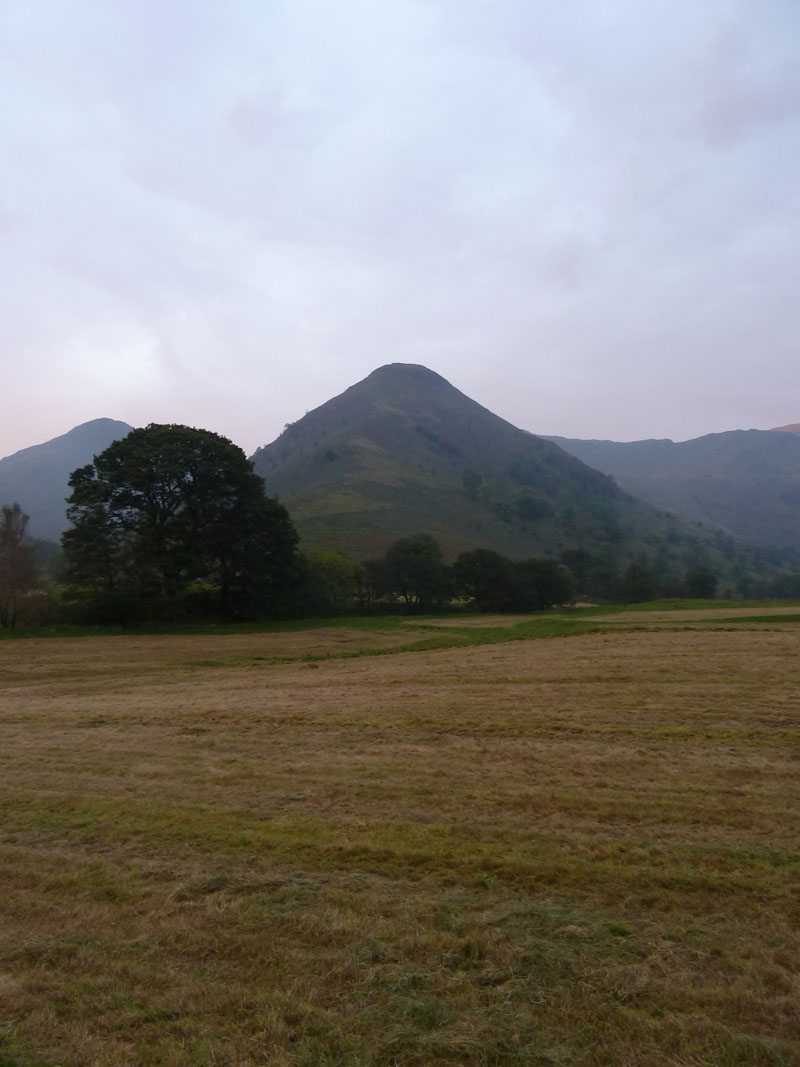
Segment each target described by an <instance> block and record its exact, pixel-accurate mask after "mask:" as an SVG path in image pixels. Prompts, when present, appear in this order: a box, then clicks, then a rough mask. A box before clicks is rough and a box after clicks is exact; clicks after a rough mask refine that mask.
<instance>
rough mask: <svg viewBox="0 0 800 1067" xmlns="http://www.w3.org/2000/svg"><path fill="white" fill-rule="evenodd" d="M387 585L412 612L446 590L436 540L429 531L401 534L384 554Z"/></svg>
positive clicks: (433, 601) (424, 608) (427, 606)
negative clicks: (408, 535)
mask: <svg viewBox="0 0 800 1067" xmlns="http://www.w3.org/2000/svg"><path fill="white" fill-rule="evenodd" d="M384 576H385V581H386V584H387V587H388V589H389V591H391V592H392V593H393V594H394V595H395V596H400V597H402V598H403V600H405V602H406V604H407V605H408V606H409V607H412V608H413V609H414V610H415V611H427V610H429V609H430V608H431V607H433V606H434V605H436V604H437V603H439V602H440V601H441V600H442V599H443V598H444V597H445V595H446V594H447V592H448V574H447V567H446V566H445V562H444V556H443V554H442V549H441V546H440V545H439V542H438V541H437V540H436V539H435V538H434V537H430V536H429V535H428V534H417V535H416V536H415V537H402V538H400V540H399V541H395V542H394V544H393V545H392V546H391V547H390V548H389V549H388V551H387V553H386V555H385V557H384Z"/></svg>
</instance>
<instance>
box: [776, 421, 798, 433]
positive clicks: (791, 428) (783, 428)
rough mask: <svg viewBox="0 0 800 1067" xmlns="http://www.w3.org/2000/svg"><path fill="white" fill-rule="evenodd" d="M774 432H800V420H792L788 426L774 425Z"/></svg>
mask: <svg viewBox="0 0 800 1067" xmlns="http://www.w3.org/2000/svg"><path fill="white" fill-rule="evenodd" d="M771 432H772V433H800V422H790V423H789V425H788V426H773V427H772V430H771Z"/></svg>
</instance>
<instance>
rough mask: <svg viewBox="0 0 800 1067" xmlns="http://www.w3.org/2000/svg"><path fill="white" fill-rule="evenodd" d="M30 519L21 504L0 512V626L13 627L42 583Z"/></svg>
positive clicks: (4, 507) (5, 506) (7, 505)
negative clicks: (23, 605)
mask: <svg viewBox="0 0 800 1067" xmlns="http://www.w3.org/2000/svg"><path fill="white" fill-rule="evenodd" d="M27 526H28V516H27V515H26V514H25V513H24V512H23V510H22V508H21V507H20V506H19V504H4V505H3V507H2V510H1V511H0V626H3V627H14V626H15V625H16V622H17V617H18V614H19V608H20V603H21V601H22V598H23V597H24V596H25V594H26V593H29V592H30V591H31V590H33V589H34V588H35V587H36V585H37V582H38V580H39V568H38V566H37V563H36V555H35V552H36V549H35V543H34V542H33V541H32V540H31V538H30V537H29V536H28V533H27Z"/></svg>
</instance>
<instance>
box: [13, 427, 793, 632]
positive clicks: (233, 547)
mask: <svg viewBox="0 0 800 1067" xmlns="http://www.w3.org/2000/svg"><path fill="white" fill-rule="evenodd" d="M70 488H71V496H70V498H69V501H68V512H67V513H68V517H69V519H70V521H71V524H72V525H71V527H70V529H69V530H68V531H67V532H66V533H65V534H64V535H63V539H62V544H63V567H62V571H61V575H60V579H61V582H62V583H63V584H64V585H65V586H66V587H67V590H68V595H69V598H70V603H71V607H72V616H73V617H82V618H84V619H86V620H87V621H88V620H97V621H103V620H106V621H111V620H113V621H117V622H122V623H128V622H135V621H137V620H142V619H146V618H159V619H169V618H180V617H182V616H186V615H203V616H214V617H220V618H229V619H236V618H258V617H269V616H272V617H288V616H302V615H306V616H307V615H336V614H342V613H347V612H350V611H353V610H360V611H362V612H374V611H376V610H379V608H381V609H382V608H387V607H389V606H391V605H400V606H402V607H403V608H404V609H405V610H409V611H415V612H427V611H433V610H436V609H437V608H439V607H442V606H443V605H446V604H449V603H451V602H452V601H453V600H454V599H458V600H462V601H467V602H470V603H472V604H474V606H475V607H477V609H478V610H479V611H532V610H541V609H544V608H548V607H550V606H552V605H554V604H561V603H566V602H568V601H569V600H570V599H571V598H572V596H573V595H574V593H575V592H576V591H577V592H578V593H588V594H589V595H595V596H599V597H602V598H606V599H619V600H623V601H626V602H627V601H636V600H646V599H651V598H652V597H654V596H657V595H675V596H680V595H688V596H700V597H710V596H713V595H714V594H715V591H716V584H717V583H716V577H715V575H714V574H713V573H712V572H711V571H710V570H709V568H708V567H703V566H697V567H694V568H689V570H688V572H687V573H686V574H685V575H684V576H683V577H682V578H680V579H676V578H674V576H673V577H670V579H669V581H668V582H666V581H665V580H664V579H663V576H662V580H659V578H658V569H657V568H654V567H653V566H652V565H651V564H650V563H649V562H648V561H647V560H645V559H642V560H640V561H635V562H629V563H628V564H627V566H625V568H624V569H622V570H618V569H617V566H616V561H615V560H614V559H613V557H612V556H611V555H610V554H609V553H607V552H606V553H604V552H602V551H598V552H596V553H595V554H592V553H589V552H587V551H585V550H582V549H581V550H570V551H567V552H565V553H563V555H562V557H561V559H560V560H551V559H528V560H522V561H512V560H509V559H506V558H505V557H503V556H501V555H500V554H499V553H497V552H492V551H489V550H487V549H475V550H473V551H471V552H464V553H462V554H461V555H460V556H459V557H458V559H457V560H456V561H455V563H454V564H453V565H452V566H448V565H447V564H446V561H445V558H444V555H443V552H442V549H441V546H440V545H439V543H438V542H437V541H436V540H435V539H434V538H433V537H430V536H428V535H424V534H420V535H417V536H415V537H406V538H402V539H400V540H398V541H396V542H395V543H394V544H393V545H392V546H391V547H390V548H389V549H388V551H387V552H386V553H385V555H384V556H383V557H381V558H379V559H371V560H365V561H364V562H363V563H362V564H360V565H357V566H354V565H353V564H352V563H351V562H350V561H348V560H347V559H345V558H344V557H343V556H341V555H339V554H338V553H336V552H321V553H310V554H309V555H308V556H302V555H301V554H300V553H299V552H298V547H297V546H298V538H297V534H296V532H295V529H294V526H293V525H292V522H291V519H290V517H289V515H288V513H287V511H286V509H285V508H284V507H283V506H282V505H281V504H280V503H278V502H277V501H276V500H273V499H271V498H270V497H268V496H267V495H266V493H265V490H264V483H263V481H262V480H261V478H259V477H258V476H257V475H256V474H254V473H253V470H252V467H251V464H250V462H249V461H248V460H247V458H246V456H245V454H244V452H242V450H241V449H240V448H238V447H237V446H236V445H234V444H232V442H230V441H229V440H227V439H226V438H224V437H221V436H219V435H218V434H215V433H211V432H209V431H205V430H194V429H190V428H188V427H184V426H158V425H152V426H148V427H147V428H146V429H140V430H133V431H132V432H131V433H130V434H128V436H127V437H125V438H123V439H122V440H120V441H117V442H115V443H114V444H112V445H111V446H110V447H109V448H107V449H106V450H105V452H103V453H102V454H101V455H99V456H97V457H95V459H94V462H93V463H91V464H88V465H86V466H85V467H81V468H79V469H78V470H76V471H74V472H73V474H72V476H71V478H70ZM26 524H27V516H25V515H24V514H23V513H22V511H21V510H20V508H19V505H13V506H12V505H6V506H4V507H3V508H2V513H1V514H0V626H4V627H8V626H13V625H14V624H15V622H16V621H17V617H18V614H19V610H20V605H21V604H22V603H23V601H24V599H25V598H26V596H27V597H28V598H29V594H30V592H31V590H33V589H34V588H35V587H36V584H37V575H38V567H37V560H36V546H35V544H34V543H33V542H32V541H31V540H30V538H29V537H28V535H27V527H26ZM785 595H788V594H785Z"/></svg>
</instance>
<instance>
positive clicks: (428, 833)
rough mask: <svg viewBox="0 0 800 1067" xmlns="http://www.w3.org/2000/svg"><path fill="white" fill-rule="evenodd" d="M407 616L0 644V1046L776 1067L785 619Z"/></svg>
mask: <svg viewBox="0 0 800 1067" xmlns="http://www.w3.org/2000/svg"><path fill="white" fill-rule="evenodd" d="M616 618H619V616H617V617H616ZM637 621H638V619H637ZM407 639H408V635H407V634H403V633H401V632H400V631H374V632H372V631H358V630H337V629H336V628H335V627H331V628H329V629H326V630H317V631H305V632H297V633H291V634H261V635H246V636H237V637H222V638H220V637H171V638H165V637H151V638H147V637H131V638H97V639H76V640H48V641H16V642H6V643H4V644H0V702H1V703H0V707H1V708H2V710H1V711H0V758H1V759H2V763H1V765H0V804H1V805H2V811H3V823H2V825H3V832H2V839H1V841H0V917H1V918H0V924H1V925H0V930H2V935H1V938H0V1004H1V1005H2V1007H1V1008H0V1011H2V1017H3V1018H4V1020H5V1027H6V1029H5V1034H6V1036H7V1038H8V1044H7V1052H4V1048H3V1044H2V1041H0V1065H3V1067H5V1065H6V1064H20V1065H22V1064H28V1063H31V1064H36V1063H51V1064H55V1063H57V1064H59V1065H64V1067H66V1065H70V1067H78V1065H97V1067H101V1065H102V1067H110V1065H112V1064H113V1065H117V1064H121V1065H126V1064H141V1065H149V1064H165V1065H183V1064H226V1065H244V1064H277V1065H282V1064H285V1065H309V1067H310V1065H323V1064H331V1065H332V1064H351V1065H368V1064H369V1065H374V1067H378V1065H389V1064H392V1063H395V1064H410V1065H422V1064H426V1065H432V1064H439V1063H447V1062H451V1063H459V1064H475V1065H479V1064H487V1065H488V1064H517V1065H523V1064H551V1065H567V1064H575V1065H577V1064H581V1065H586V1067H588V1065H594V1064H609V1065H610V1064H614V1065H618V1067H628V1065H630V1067H635V1065H639V1064H643V1065H655V1064H669V1065H673V1067H688V1065H715V1067H716V1065H726V1064H727V1065H731V1067H733V1065H734V1064H754V1065H760V1064H764V1065H781V1064H783V1065H787V1064H798V1063H800V1016H799V1014H798V1010H797V1005H798V1003H800V934H799V933H798V919H800V892H799V887H800V880H799V879H798V874H800V848H799V847H798V845H799V842H798V837H799V836H800V834H799V833H798V825H799V823H798V816H800V783H799V782H798V776H797V758H798V755H800V699H799V698H798V682H800V659H798V655H797V653H798V642H797V637H796V635H795V633H794V632H793V631H792V630H791V628H790V627H789V626H787V628H786V629H784V630H777V631H775V632H766V631H763V630H751V631H748V632H720V631H717V632H711V631H709V632H663V633H657V632H639V633H621V632H616V631H615V632H613V633H607V634H591V635H586V636H582V637H571V638H562V639H551V640H540V641H522V642H519V641H518V642H514V643H510V644H497V645H490V646H473V647H469V648H461V649H454V650H445V651H437V652H428V653H419V652H418V653H398V654H396V655H391V656H381V657H367V658H355V659H354V658H343V659H329V660H326V661H322V662H319V663H317V662H313V663H309V662H304V661H303V657H306V656H316V655H330V654H336V653H337V651H338V652H339V653H340V654H344V655H347V656H349V655H351V654H352V653H353V652H354V651H356V650H357V649H358V648H366V649H373V650H374V649H378V648H387V647H390V646H391V645H392V642H393V641H406V640H407ZM291 657H294V660H291ZM287 659H289V661H288V662H285V661H284V660H287ZM3 1033H4V1031H3V1029H2V1028H0V1035H3ZM4 1054H5V1056H6V1059H5V1060H4V1059H3V1056H4Z"/></svg>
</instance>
